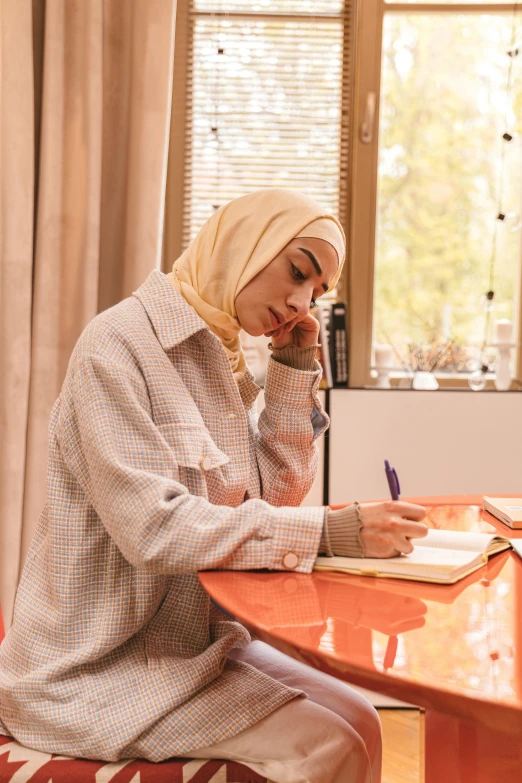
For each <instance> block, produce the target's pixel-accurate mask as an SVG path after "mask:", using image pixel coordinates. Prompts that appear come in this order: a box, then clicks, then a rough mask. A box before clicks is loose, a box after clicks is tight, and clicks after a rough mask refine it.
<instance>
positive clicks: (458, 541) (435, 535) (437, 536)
mask: <svg viewBox="0 0 522 783" xmlns="http://www.w3.org/2000/svg"><path fill="white" fill-rule="evenodd" d="M496 535H497V534H496V533H473V532H467V531H465V530H464V531H462V530H437V529H432V528H430V529H429V530H428V535H427V536H426V537H425V538H415V539H413V545H414V546H415V548H417V547H419V546H422V547H439V548H441V549H463V550H466V551H468V552H485V551H486V549H487V548H488V546H489V544H490V542H491V541H492V540H493V539H494V538H495V536H496ZM417 542H418V543H417Z"/></svg>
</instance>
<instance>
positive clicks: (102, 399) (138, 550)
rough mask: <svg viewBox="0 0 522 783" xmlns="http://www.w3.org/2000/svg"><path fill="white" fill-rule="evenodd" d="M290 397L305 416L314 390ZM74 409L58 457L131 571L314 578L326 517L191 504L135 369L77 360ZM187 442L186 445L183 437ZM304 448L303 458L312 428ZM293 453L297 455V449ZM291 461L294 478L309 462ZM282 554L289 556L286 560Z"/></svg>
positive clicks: (257, 504)
mask: <svg viewBox="0 0 522 783" xmlns="http://www.w3.org/2000/svg"><path fill="white" fill-rule="evenodd" d="M281 370H282V371H284V372H298V371H297V370H294V371H292V370H288V368H283V367H281ZM294 397H295V400H296V402H300V404H301V406H302V407H303V409H304V408H305V407H306V409H307V410H308V411H309V409H310V408H311V404H312V403H311V383H309V384H307V392H306V393H305V390H303V389H301V388H300V386H299V387H298V388H297V389H296V391H295V393H294ZM304 398H306V405H305V399H304ZM71 407H72V408H73V409H74V421H73V423H72V424H70V423H69V424H68V426H67V427H65V426H64V427H63V428H61V430H60V428H59V436H58V437H59V447H60V450H61V453H62V455H63V457H64V459H65V461H66V463H67V465H68V468H69V470H70V471H71V473H72V474H73V475H74V477H75V479H76V480H77V482H78V483H79V485H80V486H81V488H82V490H83V491H84V492H85V494H86V495H87V497H88V499H89V501H90V503H91V505H92V506H93V508H94V510H95V511H96V513H97V515H98V516H99V518H100V520H101V522H102V523H103V525H104V527H105V529H106V530H107V532H108V533H109V535H110V536H111V538H112V539H113V540H114V542H115V543H116V545H117V546H118V548H119V549H120V551H121V552H122V554H123V555H124V557H125V558H126V559H127V560H128V561H129V562H130V563H132V564H133V565H135V566H136V567H139V568H142V569H145V570H147V571H149V572H152V573H157V574H175V573H193V572H195V571H197V570H201V569H210V568H227V569H251V568H269V569H282V570H284V569H285V565H286V567H287V568H288V567H292V568H295V570H296V571H301V572H305V573H308V572H310V571H311V569H312V567H313V563H314V560H315V557H316V555H317V550H318V546H319V539H320V536H321V531H322V528H323V521H324V509H323V508H321V507H316V508H311V507H310V508H277V509H276V508H273V506H271V505H269V503H267V502H265V501H264V500H259V499H252V500H248V501H246V502H245V503H243V504H242V505H240V506H239V507H237V508H231V507H229V506H218V505H214V504H212V503H210V502H209V501H208V500H206V498H204V497H200V496H197V495H191V494H190V493H189V492H188V490H187V488H186V487H185V486H184V485H183V484H181V483H180V482H179V480H178V479H179V475H178V468H177V462H176V450H175V448H174V447H173V444H172V443H169V442H167V440H165V437H164V436H163V435H162V433H161V432H160V430H159V429H158V428H157V427H156V425H155V424H154V421H153V420H152V417H151V411H150V403H149V401H148V396H147V388H146V385H145V382H144V380H143V377H142V375H141V373H140V372H139V370H137V369H136V372H135V373H132V372H131V371H130V370H129V369H128V368H126V369H124V370H122V369H120V368H119V366H118V365H114V364H112V363H110V362H109V361H107V360H106V359H102V358H100V357H89V358H86V359H83V360H82V361H81V362H79V363H78V364H77V365H76V367H75V374H74V379H73V381H72V406H71ZM70 409H71V408H70ZM70 409H69V410H70ZM278 426H281V425H280V424H279V423H278ZM302 437H303V439H304V436H302ZM186 438H187V440H188V441H189V440H190V432H187V434H186ZM306 440H307V446H306V449H307V450H308V451H309V450H310V449H311V447H312V433H311V426H310V424H309V421H308V430H307V434H306ZM78 443H80V444H81V448H78ZM187 447H188V446H187V444H185V448H187ZM303 448H304V447H303ZM296 449H297V452H298V453H300V452H301V450H302V449H301V447H300V446H299V445H297V446H296ZM292 462H293V468H292V470H293V471H295V472H296V473H298V471H299V468H300V465H303V464H304V463H305V462H306V464H307V465H308V464H309V462H310V460H309V458H308V453H307V461H306V460H304V459H303V460H299V459H297V458H295V457H294V458H293V460H292ZM283 480H284V478H283ZM271 494H272V495H273V494H274V493H271ZM278 505H284V504H278ZM287 505H290V504H287ZM288 553H292V555H293V557H292V558H290V560H288V558H287V559H286V560H285V555H287V554H288ZM288 563H291V564H292V565H288Z"/></svg>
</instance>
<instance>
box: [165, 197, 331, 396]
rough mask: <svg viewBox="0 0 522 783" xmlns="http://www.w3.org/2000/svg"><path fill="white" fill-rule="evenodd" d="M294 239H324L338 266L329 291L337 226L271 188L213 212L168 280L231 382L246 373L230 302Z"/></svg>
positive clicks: (312, 205) (313, 206) (304, 200)
mask: <svg viewBox="0 0 522 783" xmlns="http://www.w3.org/2000/svg"><path fill="white" fill-rule="evenodd" d="M298 236H300V237H316V238H318V239H325V240H326V241H327V242H330V244H331V245H333V247H334V248H335V249H336V251H337V255H338V258H339V266H338V268H337V272H336V274H335V275H334V277H333V279H332V281H331V282H330V288H333V287H334V286H335V285H336V283H337V281H338V279H339V276H340V274H341V270H342V266H343V263H344V257H345V238H344V232H343V229H342V228H341V224H340V223H339V221H338V220H337V219H336V218H335V217H333V215H329V214H328V213H327V212H326V211H325V210H324V209H323V208H322V207H321V206H320V205H319V204H317V202H315V201H313V200H312V199H310V198H308V197H307V196H304V195H303V194H302V193H298V192H296V191H292V190H283V189H275V188H274V189H269V190H258V191H256V192H255V193H249V194H248V195H246V196H241V197H240V198H236V199H234V200H233V201H230V202H229V203H228V204H225V206H223V207H221V208H220V209H218V210H217V211H216V212H215V213H214V214H213V215H212V217H211V218H209V220H207V222H206V223H205V224H204V225H203V227H202V229H201V230H200V232H199V234H198V235H197V237H196V238H195V239H194V240H193V242H191V244H190V245H189V246H188V248H187V249H186V250H185V252H184V253H183V254H182V255H181V256H180V257H179V258H178V259H177V261H175V263H174V266H173V268H172V273H171V274H169V275H168V277H169V279H170V280H171V282H172V284H173V285H174V286H175V287H176V289H177V290H178V291H179V293H180V294H181V295H182V296H183V297H184V298H185V299H186V301H187V302H188V303H189V304H190V305H192V307H193V308H194V309H195V310H196V312H197V313H198V315H199V316H200V317H201V318H202V319H203V320H204V321H205V322H206V324H207V325H208V326H209V328H210V329H211V330H212V331H213V332H214V334H215V335H217V336H218V337H219V339H220V340H221V342H222V343H223V346H224V348H225V350H226V352H227V355H228V358H229V360H230V366H231V369H232V372H233V373H234V377H235V379H236V381H237V380H239V378H241V377H242V375H243V374H244V372H245V368H246V364H245V359H244V356H243V352H242V350H241V343H240V341H239V332H240V330H241V324H240V323H239V321H238V318H237V314H236V309H235V305H234V302H235V299H236V296H237V295H238V294H239V292H240V291H241V290H242V289H243V288H244V287H245V286H246V285H247V283H249V282H250V281H251V280H252V279H253V278H254V277H255V276H256V275H257V274H258V272H261V270H262V269H264V268H265V266H267V265H268V264H269V263H270V262H271V261H272V260H273V259H274V258H275V257H276V256H277V255H278V253H280V252H281V250H282V249H283V248H284V247H285V246H286V245H287V244H288V243H289V242H290V241H291V240H292V239H294V238H295V237H298Z"/></svg>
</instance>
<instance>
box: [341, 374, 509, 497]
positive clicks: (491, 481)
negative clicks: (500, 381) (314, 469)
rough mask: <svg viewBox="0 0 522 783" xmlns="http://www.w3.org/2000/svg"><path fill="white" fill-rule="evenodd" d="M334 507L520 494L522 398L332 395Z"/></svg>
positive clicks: (409, 393)
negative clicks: (394, 490)
mask: <svg viewBox="0 0 522 783" xmlns="http://www.w3.org/2000/svg"><path fill="white" fill-rule="evenodd" d="M330 416H331V421H332V423H331V426H330V434H329V440H330V462H329V501H330V503H343V502H347V501H350V500H371V499H378V498H384V497H389V490H388V484H387V482H386V478H385V474H384V460H385V459H388V460H389V461H390V463H391V464H392V465H393V467H395V468H396V470H397V473H398V475H399V479H400V483H401V490H402V495H404V496H407V495H445V494H448V495H451V494H462V493H464V494H483V493H484V494H497V495H502V494H503V493H517V492H522V394H519V393H518V392H497V391H491V392H486V391H482V392H472V391H467V390H464V391H448V390H438V391H435V392H422V391H414V390H409V389H397V390H390V389H384V390H380V389H379V390H378V389H372V390H370V389H333V390H332V391H331V392H330Z"/></svg>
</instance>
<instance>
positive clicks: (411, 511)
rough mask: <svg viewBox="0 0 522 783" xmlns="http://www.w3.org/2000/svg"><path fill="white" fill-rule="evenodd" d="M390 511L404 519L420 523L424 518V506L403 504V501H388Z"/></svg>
mask: <svg viewBox="0 0 522 783" xmlns="http://www.w3.org/2000/svg"><path fill="white" fill-rule="evenodd" d="M389 505H390V511H393V513H394V514H397V516H400V517H404V519H413V520H414V521H416V522H420V521H421V520H422V519H424V517H425V516H426V509H425V508H424V506H418V505H417V504H416V503H405V502H404V501H403V500H392V501H390V504H389Z"/></svg>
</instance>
